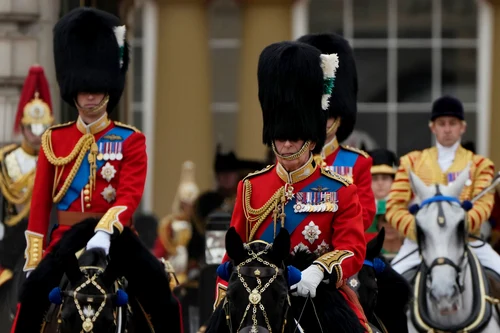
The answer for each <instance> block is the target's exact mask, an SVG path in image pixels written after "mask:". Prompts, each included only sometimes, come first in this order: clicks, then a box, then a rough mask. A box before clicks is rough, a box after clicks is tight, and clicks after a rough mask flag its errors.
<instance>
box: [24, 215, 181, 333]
mask: <svg viewBox="0 0 500 333" xmlns="http://www.w3.org/2000/svg"><path fill="white" fill-rule="evenodd" d="M97 222H98V220H96V219H93V218H91V219H87V220H84V221H82V222H80V223H78V224H76V225H74V226H73V227H72V228H71V229H70V230H68V231H67V232H66V233H65V234H64V235H63V237H62V238H61V240H60V241H59V242H58V243H57V244H55V246H54V247H53V249H52V251H51V252H50V253H49V254H47V255H46V256H45V257H44V259H43V260H42V261H41V262H40V263H39V265H38V267H37V268H36V269H35V270H34V271H33V272H32V273H31V275H30V276H29V278H28V279H27V280H26V282H25V284H24V286H23V288H22V291H21V297H20V300H21V303H22V306H21V311H20V313H19V316H18V319H17V325H16V332H35V331H36V332H38V331H39V330H40V325H41V323H42V322H43V320H44V314H45V312H46V311H47V309H48V308H49V306H50V302H49V299H48V295H49V293H50V291H51V290H52V289H53V288H54V287H57V286H59V284H60V282H61V280H62V278H63V275H64V274H65V273H66V274H77V273H79V267H78V266H79V263H78V262H77V261H76V260H74V258H75V257H74V254H75V253H76V252H78V251H79V250H81V249H83V248H85V246H86V244H87V242H88V241H89V240H90V238H92V236H93V235H94V229H95V227H96V225H97ZM92 252H94V253H93V254H92ZM100 255H102V254H100V251H88V254H86V255H83V256H82V257H81V260H82V261H80V264H82V263H86V262H93V261H94V260H95V259H96V258H97V257H96V256H100ZM109 257H110V262H109V265H108V267H107V268H108V269H107V270H108V271H109V272H110V273H112V274H110V275H112V276H113V277H118V276H124V277H126V279H127V281H128V288H127V293H128V295H129V301H131V300H136V301H137V302H139V303H140V305H141V307H142V308H143V309H144V311H145V312H146V313H147V316H148V317H149V320H150V322H151V323H152V325H153V327H154V329H155V330H156V331H159V332H163V331H172V332H180V331H181V325H182V323H181V321H180V308H179V304H178V302H177V301H176V299H175V298H174V297H173V295H172V293H171V291H170V285H169V278H168V276H167V275H166V274H165V270H164V267H163V264H162V263H161V262H160V261H159V260H158V259H156V258H155V257H154V256H153V255H152V254H151V253H150V251H149V250H148V249H147V248H146V247H145V246H144V244H143V243H142V242H141V241H140V240H139V238H138V237H137V235H136V234H135V233H134V232H133V231H132V230H131V229H130V228H125V229H124V230H123V232H122V233H121V234H120V235H119V236H117V237H114V239H112V241H111V247H110V252H109ZM87 260H89V261H87ZM68 278H69V276H68ZM158 295H161V296H162V297H159V296H158Z"/></svg>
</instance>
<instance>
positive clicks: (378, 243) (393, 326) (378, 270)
mask: <svg viewBox="0 0 500 333" xmlns="http://www.w3.org/2000/svg"><path fill="white" fill-rule="evenodd" d="M384 238H385V229H384V228H382V229H381V230H380V232H379V233H378V235H377V237H375V238H374V239H372V240H371V241H370V242H368V244H367V246H366V257H365V262H364V265H363V267H362V268H361V270H360V271H359V272H358V274H356V275H354V276H352V277H350V278H349V279H348V280H347V284H348V285H349V287H351V289H352V290H354V291H355V292H356V294H357V295H358V297H359V302H360V303H361V306H362V307H363V311H364V312H365V316H366V319H367V320H368V322H370V323H371V324H372V326H373V327H372V328H373V330H374V331H375V329H377V330H379V331H381V332H384V333H387V332H389V333H392V332H398V333H405V332H408V323H407V317H406V311H407V308H408V304H409V302H410V299H411V292H412V289H411V286H410V284H409V283H408V282H407V281H406V279H405V278H404V277H403V276H402V275H400V274H399V273H398V272H396V271H395V270H394V269H392V267H391V266H390V265H389V263H388V262H387V260H386V259H385V258H384V257H383V256H382V255H381V254H380V252H381V250H382V246H383V244H384Z"/></svg>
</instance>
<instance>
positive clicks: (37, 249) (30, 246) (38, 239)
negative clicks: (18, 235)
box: [23, 231, 43, 272]
mask: <svg viewBox="0 0 500 333" xmlns="http://www.w3.org/2000/svg"><path fill="white" fill-rule="evenodd" d="M24 235H25V237H26V251H25V252H24V255H25V257H26V263H25V264H24V268H23V270H24V271H25V272H26V271H30V270H33V269H35V268H36V266H37V265H38V264H39V263H40V261H42V254H43V235H42V234H39V233H36V232H32V231H25V233H24Z"/></svg>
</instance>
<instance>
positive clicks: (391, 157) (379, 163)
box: [370, 148, 398, 175]
mask: <svg viewBox="0 0 500 333" xmlns="http://www.w3.org/2000/svg"><path fill="white" fill-rule="evenodd" d="M370 156H371V157H372V159H373V164H372V167H371V173H372V175H373V174H389V175H395V174H396V167H397V165H398V158H397V156H396V154H395V153H394V152H392V151H390V150H388V149H383V148H379V149H375V150H372V151H371V152H370Z"/></svg>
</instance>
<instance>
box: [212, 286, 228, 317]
mask: <svg viewBox="0 0 500 333" xmlns="http://www.w3.org/2000/svg"><path fill="white" fill-rule="evenodd" d="M226 291H227V287H226V286H224V285H223V284H221V283H219V284H217V297H216V299H215V303H214V310H215V309H216V308H217V307H218V306H219V304H220V303H221V302H222V300H223V299H224V298H225V297H226Z"/></svg>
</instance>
